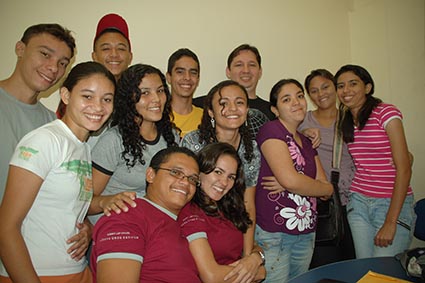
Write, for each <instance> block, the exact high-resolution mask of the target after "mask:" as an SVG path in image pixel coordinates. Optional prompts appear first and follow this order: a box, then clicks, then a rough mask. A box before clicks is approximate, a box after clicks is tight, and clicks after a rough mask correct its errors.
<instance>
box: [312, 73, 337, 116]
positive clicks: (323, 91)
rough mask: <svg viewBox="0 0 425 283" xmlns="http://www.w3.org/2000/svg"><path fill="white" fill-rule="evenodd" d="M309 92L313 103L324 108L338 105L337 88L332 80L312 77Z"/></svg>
mask: <svg viewBox="0 0 425 283" xmlns="http://www.w3.org/2000/svg"><path fill="white" fill-rule="evenodd" d="M308 93H309V95H310V98H311V100H312V101H313V103H314V104H315V105H316V106H317V107H318V108H320V109H322V110H327V109H334V108H335V107H336V89H335V85H334V83H333V81H332V80H330V79H328V78H325V77H322V76H316V77H314V78H313V79H311V81H310V84H309V86H308Z"/></svg>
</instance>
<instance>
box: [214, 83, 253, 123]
mask: <svg viewBox="0 0 425 283" xmlns="http://www.w3.org/2000/svg"><path fill="white" fill-rule="evenodd" d="M211 104H212V109H209V110H208V114H209V116H210V117H211V118H214V119H215V121H216V129H217V130H236V131H238V130H239V128H240V127H241V126H242V125H243V124H244V123H245V121H246V119H247V115H248V97H247V95H246V93H245V92H244V91H243V90H242V89H241V88H240V87H239V86H237V85H229V86H226V87H223V88H222V89H221V91H219V92H216V93H215V94H214V96H213V98H212V103H211Z"/></svg>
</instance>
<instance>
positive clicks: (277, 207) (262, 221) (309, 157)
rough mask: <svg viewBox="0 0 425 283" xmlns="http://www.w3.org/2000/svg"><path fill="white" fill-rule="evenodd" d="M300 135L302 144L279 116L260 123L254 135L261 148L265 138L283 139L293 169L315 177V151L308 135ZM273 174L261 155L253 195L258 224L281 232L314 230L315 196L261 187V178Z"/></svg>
mask: <svg viewBox="0 0 425 283" xmlns="http://www.w3.org/2000/svg"><path fill="white" fill-rule="evenodd" d="M300 136H301V140H302V147H300V146H299V145H298V144H297V143H296V141H295V139H294V137H293V135H292V134H291V133H290V132H289V131H288V130H287V129H286V128H285V126H284V125H283V124H282V123H281V122H280V121H279V119H276V120H273V121H270V122H267V123H266V124H264V126H263V127H261V129H260V131H259V132H258V135H257V143H258V146H259V148H260V149H261V145H262V144H263V143H264V142H265V141H266V140H268V139H279V140H282V141H284V142H285V143H286V144H287V145H288V149H289V153H290V155H291V158H292V160H293V164H294V168H295V170H296V171H297V172H298V173H300V174H305V175H306V176H309V177H311V178H313V179H314V178H316V163H315V159H314V158H315V156H316V155H317V151H316V150H315V149H313V147H312V145H311V142H310V140H309V139H308V138H306V137H304V136H303V135H302V134H300ZM272 175H273V173H272V171H271V169H270V167H269V165H268V164H267V161H266V160H265V159H264V157H263V156H261V169H260V175H259V176H258V182H257V189H256V195H255V198H256V199H255V205H256V209H257V224H258V225H259V226H260V227H261V228H262V229H263V230H265V231H268V232H284V233H287V234H292V235H298V234H308V233H311V232H314V231H315V230H316V223H317V212H316V198H315V197H306V196H301V195H298V194H294V193H291V192H289V191H283V192H281V193H279V194H271V193H270V192H269V191H267V190H264V189H263V188H262V186H261V179H262V178H263V177H265V176H272Z"/></svg>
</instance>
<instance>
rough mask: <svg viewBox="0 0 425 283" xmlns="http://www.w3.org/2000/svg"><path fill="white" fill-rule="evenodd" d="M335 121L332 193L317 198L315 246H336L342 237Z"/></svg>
mask: <svg viewBox="0 0 425 283" xmlns="http://www.w3.org/2000/svg"><path fill="white" fill-rule="evenodd" d="M338 116H339V115H337V120H336V123H335V133H334V145H333V153H332V171H331V183H332V185H333V187H334V193H333V194H332V196H331V198H330V199H328V200H326V201H323V200H321V199H320V198H317V214H318V221H317V229H316V246H337V245H338V244H339V243H340V241H341V240H342V238H343V237H344V222H343V213H342V209H343V208H342V205H341V200H340V198H339V191H338V181H339V166H340V162H341V156H342V144H343V141H342V135H341V134H340V133H339V131H338V123H339V119H338Z"/></svg>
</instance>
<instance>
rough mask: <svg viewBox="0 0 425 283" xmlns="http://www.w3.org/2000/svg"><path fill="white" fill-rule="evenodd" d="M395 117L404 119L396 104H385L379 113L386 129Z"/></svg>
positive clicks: (380, 121)
mask: <svg viewBox="0 0 425 283" xmlns="http://www.w3.org/2000/svg"><path fill="white" fill-rule="evenodd" d="M393 119H400V120H403V115H402V114H401V112H400V110H398V109H397V107H395V106H394V105H391V104H384V105H383V108H382V109H381V111H380V113H379V124H380V125H381V126H382V127H383V128H384V129H385V128H386V127H387V125H388V123H389V122H390V121H391V120H393Z"/></svg>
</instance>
